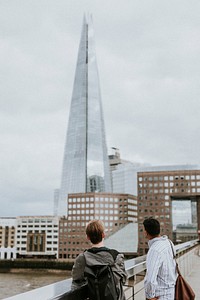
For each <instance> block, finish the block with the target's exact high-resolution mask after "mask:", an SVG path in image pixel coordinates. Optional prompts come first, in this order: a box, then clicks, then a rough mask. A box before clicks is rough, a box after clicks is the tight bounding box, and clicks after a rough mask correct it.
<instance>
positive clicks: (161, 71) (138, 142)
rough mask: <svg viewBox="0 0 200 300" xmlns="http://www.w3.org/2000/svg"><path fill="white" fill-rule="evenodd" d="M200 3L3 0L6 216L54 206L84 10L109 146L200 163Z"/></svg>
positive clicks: (134, 154)
mask: <svg viewBox="0 0 200 300" xmlns="http://www.w3.org/2000/svg"><path fill="white" fill-rule="evenodd" d="M113 7H115V10H113ZM199 9H200V3H199V2H198V1H194V2H193V5H191V4H190V3H189V2H188V1H181V2H180V1H177V0H175V1H162V2H160V1H158V0H155V1H154V2H153V3H152V2H148V3H147V2H146V1H135V2H134V3H131V2H130V1H119V2H118V3H117V5H116V2H114V1H109V3H105V4H104V5H102V3H98V2H97V1H86V2H84V3H76V2H74V1H70V0H68V1H67V2H66V1H64V0H63V1H62V0H61V1H59V3H56V5H55V1H51V0H49V1H48V2H47V1H42V4H41V1H39V0H36V1H34V3H33V2H32V1H29V0H27V1H26V2H24V1H21V0H15V1H6V0H3V1H1V3H0V16H1V23H2V26H1V29H0V38H1V44H2V47H1V50H0V53H1V55H0V57H1V60H0V64H1V73H0V74H1V81H2V85H1V88H0V93H1V98H0V99H1V100H0V101H1V112H0V113H1V118H0V119H1V126H0V128H1V152H0V161H1V168H0V172H1V173H0V178H1V181H0V190H1V197H0V201H1V202H0V203H1V207H2V210H1V215H2V216H16V215H37V214H51V213H52V212H53V200H52V199H53V190H54V188H56V187H59V183H60V170H61V165H62V158H63V152H64V140H65V133H66V128H67V120H68V118H67V114H69V105H70V101H71V94H72V85H73V79H74V69H75V64H76V57H77V46H78V43H79V36H80V28H81V24H82V17H83V14H84V12H85V11H86V12H87V11H88V10H89V11H90V12H91V13H92V15H93V19H94V27H95V33H96V52H97V60H98V67H99V73H100V81H101V91H102V102H103V107H104V118H105V127H106V134H107V146H108V149H110V148H111V147H117V148H119V149H120V153H121V157H122V158H124V159H128V160H131V161H137V162H145V163H150V164H153V165H154V164H156V165H165V164H167V165H169V164H190V163H191V164H199V163H200V159H199V155H198V153H199V148H200V142H199V140H198V133H199V129H200V124H199V121H198V119H199V117H198V112H199V108H200V107H199V106H200V103H199V97H198V96H199V83H198V81H199V80H198V78H199V72H200V71H199V70H200V66H199V64H200V62H199V59H198V54H199V48H200V42H199V33H200V21H199V14H198V11H199Z"/></svg>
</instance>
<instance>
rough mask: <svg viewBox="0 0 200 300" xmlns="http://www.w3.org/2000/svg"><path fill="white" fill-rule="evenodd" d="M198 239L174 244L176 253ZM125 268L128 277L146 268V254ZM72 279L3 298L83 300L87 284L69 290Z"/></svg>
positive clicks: (85, 295)
mask: <svg viewBox="0 0 200 300" xmlns="http://www.w3.org/2000/svg"><path fill="white" fill-rule="evenodd" d="M198 242H199V240H193V241H189V242H185V243H182V244H179V245H176V246H175V250H176V254H177V255H180V254H181V253H182V252H183V253H184V252H185V251H187V250H189V249H191V248H193V247H194V246H196V245H197V244H198ZM125 269H126V271H127V274H128V278H131V277H133V276H135V275H137V274H139V273H141V272H143V271H145V270H146V255H144V256H139V257H136V258H133V259H129V260H127V261H125ZM71 281H72V279H71V278H70V279H66V280H62V281H60V282H57V283H54V284H50V285H47V286H44V287H41V288H38V289H35V290H32V291H29V292H26V293H22V294H19V295H16V296H12V297H9V298H5V299H6V300H32V299H33V300H34V299H37V300H77V299H80V300H85V299H86V298H87V286H84V287H82V288H81V289H77V290H75V291H71Z"/></svg>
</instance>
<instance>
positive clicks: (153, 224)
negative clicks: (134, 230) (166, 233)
mask: <svg viewBox="0 0 200 300" xmlns="http://www.w3.org/2000/svg"><path fill="white" fill-rule="evenodd" d="M143 225H144V228H145V230H146V232H147V233H148V234H150V235H151V236H157V235H159V234H160V223H159V222H158V220H156V219H154V218H152V217H150V218H148V219H145V220H144V222H143Z"/></svg>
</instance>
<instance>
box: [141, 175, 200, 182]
mask: <svg viewBox="0 0 200 300" xmlns="http://www.w3.org/2000/svg"><path fill="white" fill-rule="evenodd" d="M184 179H185V180H200V175H179V176H178V175H174V176H172V175H170V176H149V177H141V176H139V177H138V180H139V181H140V182H141V181H163V180H165V181H172V180H173V181H174V180H184Z"/></svg>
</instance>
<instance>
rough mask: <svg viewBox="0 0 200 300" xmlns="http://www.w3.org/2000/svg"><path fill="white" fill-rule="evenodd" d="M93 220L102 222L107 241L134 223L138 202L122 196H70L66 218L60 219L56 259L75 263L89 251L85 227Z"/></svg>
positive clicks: (129, 196) (104, 194) (127, 196)
mask: <svg viewBox="0 0 200 300" xmlns="http://www.w3.org/2000/svg"><path fill="white" fill-rule="evenodd" d="M92 219H100V220H102V221H103V222H104V224H105V227H106V235H107V237H108V236H109V235H110V234H112V233H114V232H117V231H118V230H119V229H121V228H122V227H124V226H126V225H127V224H129V223H136V222H137V199H136V197H135V196H132V195H125V194H111V193H80V194H69V196H68V217H65V218H61V219H60V226H59V228H60V232H59V258H68V259H74V258H76V256H77V255H78V254H79V253H80V252H81V251H84V250H85V249H86V248H88V246H89V244H88V242H87V241H86V237H85V227H86V224H87V223H88V222H89V221H90V220H92ZM132 249H133V248H132Z"/></svg>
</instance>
